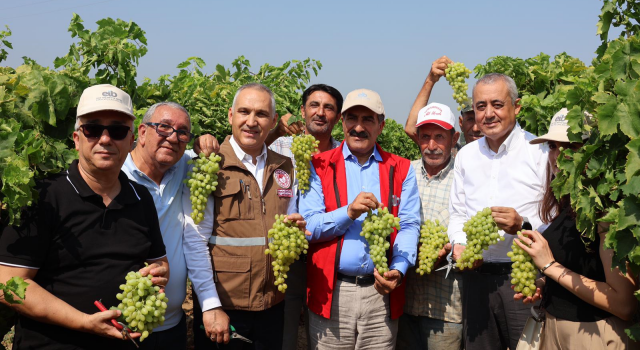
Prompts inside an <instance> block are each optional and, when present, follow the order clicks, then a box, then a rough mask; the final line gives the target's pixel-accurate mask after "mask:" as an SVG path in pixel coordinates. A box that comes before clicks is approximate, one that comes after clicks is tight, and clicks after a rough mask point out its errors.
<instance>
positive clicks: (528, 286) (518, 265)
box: [507, 231, 536, 297]
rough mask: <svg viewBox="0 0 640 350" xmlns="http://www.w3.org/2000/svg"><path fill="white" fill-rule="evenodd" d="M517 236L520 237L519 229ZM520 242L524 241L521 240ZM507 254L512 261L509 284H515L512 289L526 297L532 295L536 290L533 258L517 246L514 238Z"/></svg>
mask: <svg viewBox="0 0 640 350" xmlns="http://www.w3.org/2000/svg"><path fill="white" fill-rule="evenodd" d="M518 236H519V237H522V236H521V235H520V232H519V231H518ZM521 242H522V243H524V241H522V240H521ZM524 244H526V243H524ZM507 256H508V257H510V258H511V261H512V262H513V264H511V284H512V285H513V286H515V287H514V288H513V290H515V291H516V293H522V294H523V295H524V296H527V297H530V296H533V294H534V293H535V292H536V269H535V265H534V264H533V259H531V256H529V254H528V253H527V252H525V251H524V250H523V249H522V248H520V246H518V244H517V243H516V241H515V240H514V241H513V242H512V243H511V251H510V252H508V253H507Z"/></svg>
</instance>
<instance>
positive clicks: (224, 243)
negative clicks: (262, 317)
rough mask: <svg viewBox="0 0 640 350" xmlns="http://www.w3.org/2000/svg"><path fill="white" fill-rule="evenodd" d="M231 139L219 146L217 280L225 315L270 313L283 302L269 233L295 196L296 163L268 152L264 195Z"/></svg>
mask: <svg viewBox="0 0 640 350" xmlns="http://www.w3.org/2000/svg"><path fill="white" fill-rule="evenodd" d="M229 139H230V136H227V138H226V139H225V141H224V142H223V143H222V145H221V146H220V153H219V155H220V157H221V158H222V160H221V161H220V171H219V173H218V187H217V188H216V190H215V191H214V193H213V196H214V203H215V204H214V208H215V209H214V210H215V221H214V224H213V235H212V236H211V239H210V240H209V250H210V252H211V256H212V257H213V259H212V266H213V272H214V280H215V282H216V289H217V291H218V296H219V297H220V301H221V303H222V307H223V309H225V310H247V311H262V310H266V309H268V308H270V307H272V306H274V305H276V304H278V303H279V302H281V301H282V300H283V299H284V294H283V293H281V292H279V291H278V289H277V287H276V286H275V285H274V284H273V283H274V280H275V278H274V275H273V269H272V265H271V262H272V261H273V260H272V258H271V256H270V255H265V254H264V251H265V249H267V247H268V246H267V244H268V238H267V232H268V231H269V229H270V228H271V226H273V223H274V222H275V215H277V214H286V213H287V208H288V206H289V201H290V199H291V197H289V195H290V194H292V184H293V165H292V164H291V159H290V158H288V157H284V156H281V155H279V154H277V153H275V152H273V151H271V150H268V149H267V161H266V164H265V169H264V178H263V185H264V191H263V194H261V193H260V189H259V188H258V182H257V181H256V179H255V178H254V177H253V175H252V174H251V172H249V171H248V170H247V168H246V167H245V166H244V165H243V164H242V162H241V161H240V160H239V159H238V157H237V156H236V154H235V152H234V151H233V148H232V147H231V144H230V143H229Z"/></svg>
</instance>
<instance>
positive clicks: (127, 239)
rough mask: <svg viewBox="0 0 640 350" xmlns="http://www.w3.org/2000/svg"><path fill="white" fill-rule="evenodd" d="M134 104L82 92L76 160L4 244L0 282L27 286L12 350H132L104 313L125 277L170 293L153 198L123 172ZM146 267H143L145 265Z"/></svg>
mask: <svg viewBox="0 0 640 350" xmlns="http://www.w3.org/2000/svg"><path fill="white" fill-rule="evenodd" d="M134 119H135V117H134V115H133V109H132V105H131V98H130V97H129V95H127V94H126V93H125V92H124V91H122V90H120V89H118V88H116V87H114V86H111V85H97V86H93V87H90V88H88V89H86V90H85V91H84V92H83V94H82V96H81V97H80V103H79V105H78V113H77V121H76V131H74V133H73V139H74V142H75V145H76V149H77V150H78V156H79V159H78V160H77V161H74V162H73V163H72V164H71V166H70V167H69V169H68V171H66V172H64V173H61V174H58V175H54V176H50V177H48V178H47V179H45V180H43V181H40V182H39V183H38V187H37V189H38V191H39V201H38V203H37V204H36V205H35V206H34V207H32V208H29V209H28V210H27V213H25V217H24V219H23V222H22V225H20V226H8V227H5V228H4V229H3V230H2V236H0V281H6V280H8V279H9V278H11V277H13V276H19V277H22V278H24V279H25V281H27V282H28V283H29V286H28V287H27V293H26V298H25V300H24V304H22V305H14V306H12V307H13V308H14V309H15V310H16V311H17V312H18V313H19V314H20V317H19V319H18V322H17V324H16V333H15V339H14V349H27V348H28V349H127V348H130V347H132V346H133V344H132V343H131V342H130V341H129V340H127V341H123V340H122V335H121V334H120V332H119V331H118V330H116V328H115V327H113V326H112V325H111V324H110V323H108V322H107V321H108V320H109V319H111V318H116V317H118V316H119V314H120V311H107V312H99V311H98V310H97V309H96V307H95V306H94V304H93V302H94V301H95V300H102V303H103V304H105V305H106V306H107V307H110V306H114V305H117V304H118V300H117V299H116V294H117V293H118V292H119V285H120V284H122V283H124V281H125V279H124V277H125V275H126V274H127V272H129V271H137V270H140V271H141V273H142V274H143V275H146V274H148V273H150V274H151V275H153V276H154V277H153V279H152V282H153V283H154V284H156V285H160V286H165V285H166V283H167V281H168V278H169V266H168V263H167V259H166V254H165V247H164V244H163V242H162V236H161V234H160V227H159V225H158V216H157V214H156V210H155V206H154V204H153V199H152V198H151V195H150V194H149V192H148V191H147V190H146V189H145V188H144V187H143V186H140V185H137V184H135V183H133V182H131V181H129V179H128V178H127V176H126V175H125V174H124V173H123V172H121V171H120V168H121V167H122V164H123V163H124V161H125V159H126V157H127V154H128V153H129V150H130V149H131V146H132V144H133V135H132V132H131V131H132V127H133V120H134ZM145 262H148V263H149V264H150V265H149V266H148V267H144V263H145Z"/></svg>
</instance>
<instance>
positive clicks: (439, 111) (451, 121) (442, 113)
mask: <svg viewBox="0 0 640 350" xmlns="http://www.w3.org/2000/svg"><path fill="white" fill-rule="evenodd" d="M428 123H431V124H437V125H439V126H441V127H443V128H445V129H446V130H451V129H453V126H454V125H455V123H456V117H455V116H454V115H453V112H451V109H450V108H449V107H448V106H446V105H443V104H442V103H435V102H433V103H429V104H428V105H426V106H425V107H422V109H421V110H420V112H418V122H417V123H416V128H419V127H420V126H421V125H424V124H428Z"/></svg>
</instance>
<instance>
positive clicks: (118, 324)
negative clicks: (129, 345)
mask: <svg viewBox="0 0 640 350" xmlns="http://www.w3.org/2000/svg"><path fill="white" fill-rule="evenodd" d="M93 304H94V305H95V306H97V307H98V309H100V311H102V312H104V311H108V310H107V308H106V307H104V305H102V303H101V302H100V301H99V300H97V301H94V302H93ZM111 324H112V325H113V326H114V327H116V329H118V330H119V331H120V333H121V334H122V340H125V339H127V338H129V339H130V340H131V341H132V342H133V345H135V346H136V348H137V349H139V348H140V347H139V346H138V343H136V341H135V340H134V339H133V338H131V334H129V333H131V328H129V326H127V325H126V324H124V323H122V322H118V321H116V320H114V319H113V318H112V319H111Z"/></svg>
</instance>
